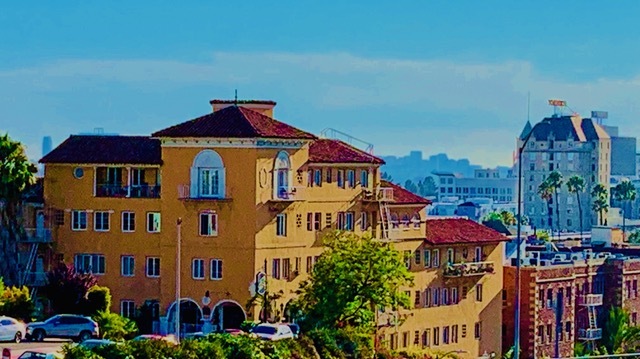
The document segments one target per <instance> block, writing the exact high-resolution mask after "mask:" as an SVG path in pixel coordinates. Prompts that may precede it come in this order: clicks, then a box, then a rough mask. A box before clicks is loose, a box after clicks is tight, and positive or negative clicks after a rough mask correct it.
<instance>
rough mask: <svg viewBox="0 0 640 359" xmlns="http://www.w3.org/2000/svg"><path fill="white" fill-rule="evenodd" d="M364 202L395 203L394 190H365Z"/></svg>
mask: <svg viewBox="0 0 640 359" xmlns="http://www.w3.org/2000/svg"><path fill="white" fill-rule="evenodd" d="M363 200H364V201H367V202H393V188H384V187H382V188H376V189H375V190H370V189H365V190H364V196H363Z"/></svg>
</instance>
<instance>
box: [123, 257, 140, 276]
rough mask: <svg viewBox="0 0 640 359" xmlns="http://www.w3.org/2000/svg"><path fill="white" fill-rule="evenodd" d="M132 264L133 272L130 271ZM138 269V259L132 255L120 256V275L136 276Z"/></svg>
mask: <svg viewBox="0 0 640 359" xmlns="http://www.w3.org/2000/svg"><path fill="white" fill-rule="evenodd" d="M129 266H131V272H129V270H128V269H129ZM135 271H136V259H135V257H134V256H132V255H123V256H121V257H120V275H121V276H123V277H134V276H135Z"/></svg>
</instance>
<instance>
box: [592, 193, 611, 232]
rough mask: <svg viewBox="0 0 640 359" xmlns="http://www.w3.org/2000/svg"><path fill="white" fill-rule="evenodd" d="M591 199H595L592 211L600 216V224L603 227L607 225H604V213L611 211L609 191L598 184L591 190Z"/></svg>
mask: <svg viewBox="0 0 640 359" xmlns="http://www.w3.org/2000/svg"><path fill="white" fill-rule="evenodd" d="M591 198H592V199H593V202H592V207H591V209H593V211H594V212H595V213H596V215H597V216H598V224H599V225H601V226H602V225H606V223H604V213H607V212H608V211H609V190H607V187H605V185H603V184H602V183H598V184H597V185H595V186H593V189H592V190H591Z"/></svg>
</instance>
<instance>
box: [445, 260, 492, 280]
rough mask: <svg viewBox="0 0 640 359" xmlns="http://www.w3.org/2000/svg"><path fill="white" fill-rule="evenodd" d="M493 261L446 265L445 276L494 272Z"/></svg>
mask: <svg viewBox="0 0 640 359" xmlns="http://www.w3.org/2000/svg"><path fill="white" fill-rule="evenodd" d="M494 270H495V267H494V265H493V262H471V263H451V264H447V265H446V266H445V267H444V270H443V275H444V276H445V277H471V276H479V275H484V274H487V273H493V272H494Z"/></svg>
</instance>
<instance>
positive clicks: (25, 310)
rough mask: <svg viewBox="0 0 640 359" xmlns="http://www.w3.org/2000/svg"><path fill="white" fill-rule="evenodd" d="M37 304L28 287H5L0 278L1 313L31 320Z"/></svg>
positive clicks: (27, 320)
mask: <svg viewBox="0 0 640 359" xmlns="http://www.w3.org/2000/svg"><path fill="white" fill-rule="evenodd" d="M34 310H35V306H34V303H33V301H32V300H31V294H30V293H29V289H28V288H27V287H5V286H4V283H3V282H2V278H0V315H7V316H12V317H14V318H16V319H19V320H22V321H25V322H29V321H31V318H32V316H33V313H34Z"/></svg>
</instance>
